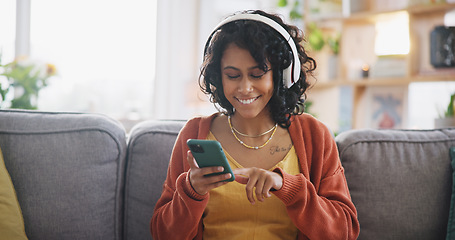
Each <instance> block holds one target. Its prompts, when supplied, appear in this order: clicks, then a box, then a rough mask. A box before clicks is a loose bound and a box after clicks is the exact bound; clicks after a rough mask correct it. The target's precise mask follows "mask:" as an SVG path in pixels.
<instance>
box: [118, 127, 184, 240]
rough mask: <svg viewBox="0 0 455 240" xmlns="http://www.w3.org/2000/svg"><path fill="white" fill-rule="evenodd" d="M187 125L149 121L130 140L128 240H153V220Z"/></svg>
mask: <svg viewBox="0 0 455 240" xmlns="http://www.w3.org/2000/svg"><path fill="white" fill-rule="evenodd" d="M184 124H185V122H184V121H146V122H142V123H139V124H138V125H136V126H135V127H134V128H133V129H132V130H131V134H130V137H129V140H128V157H127V167H126V179H125V221H124V239H134V240H142V239H152V237H151V234H150V220H151V218H152V215H153V209H154V207H155V203H156V201H157V200H158V198H159V197H160V196H161V191H162V189H163V183H164V180H165V179H166V175H167V168H168V165H169V159H170V158H171V152H172V149H173V147H174V143H175V140H176V138H177V135H178V133H179V131H180V129H181V128H182V127H183V125H184Z"/></svg>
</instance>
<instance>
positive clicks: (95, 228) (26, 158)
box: [0, 110, 126, 240]
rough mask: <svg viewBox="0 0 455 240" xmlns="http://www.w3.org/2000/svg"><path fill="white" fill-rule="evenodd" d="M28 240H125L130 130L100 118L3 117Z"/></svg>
mask: <svg viewBox="0 0 455 240" xmlns="http://www.w3.org/2000/svg"><path fill="white" fill-rule="evenodd" d="M0 147H1V148H2V150H3V153H4V157H5V164H6V166H7V168H8V170H9V173H10V175H11V178H12V180H13V182H14V184H15V187H16V192H17V197H18V200H19V203H20V205H21V207H22V212H23V216H24V222H25V230H26V233H27V236H28V237H29V238H30V239H47V240H52V239H59V240H61V239H121V230H122V229H121V220H122V209H121V207H122V200H123V199H122V190H123V176H124V175H123V173H124V161H125V157H126V138H125V131H124V129H123V128H122V127H121V125H119V124H118V123H117V122H115V121H113V120H111V119H110V118H107V117H105V116H103V115H97V114H71V113H46V112H37V111H13V110H10V111H6V110H2V111H0Z"/></svg>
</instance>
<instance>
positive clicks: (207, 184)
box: [187, 150, 231, 195]
mask: <svg viewBox="0 0 455 240" xmlns="http://www.w3.org/2000/svg"><path fill="white" fill-rule="evenodd" d="M187 160H188V164H189V165H190V171H189V174H188V175H189V180H190V183H191V186H192V187H193V189H194V191H196V192H197V193H198V194H200V195H205V194H206V193H208V192H209V191H210V190H211V189H213V188H217V187H219V186H222V185H224V184H226V183H228V182H222V181H223V180H226V179H229V178H231V174H230V173H226V174H220V175H213V176H206V175H207V174H211V173H219V172H223V171H224V169H223V167H221V166H220V167H205V168H199V167H198V165H197V163H196V160H194V158H193V154H191V151H189V150H188V152H187Z"/></svg>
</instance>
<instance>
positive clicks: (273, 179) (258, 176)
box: [233, 167, 283, 204]
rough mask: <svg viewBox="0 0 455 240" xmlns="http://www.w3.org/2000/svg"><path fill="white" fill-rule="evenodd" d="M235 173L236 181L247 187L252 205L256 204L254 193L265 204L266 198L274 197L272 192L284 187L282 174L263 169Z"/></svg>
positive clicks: (235, 170) (243, 170)
mask: <svg viewBox="0 0 455 240" xmlns="http://www.w3.org/2000/svg"><path fill="white" fill-rule="evenodd" d="M233 172H234V175H235V181H237V182H239V183H241V184H245V185H246V186H245V190H246V197H247V198H248V201H250V202H251V204H254V203H255V200H254V196H253V191H254V192H255V194H256V198H257V199H258V200H259V201H261V202H263V201H264V200H265V198H268V197H271V196H272V194H271V193H270V190H272V189H274V190H280V189H281V187H282V186H283V177H282V176H281V175H280V174H278V173H276V172H271V171H267V170H265V169H262V168H254V167H253V168H238V169H234V170H233Z"/></svg>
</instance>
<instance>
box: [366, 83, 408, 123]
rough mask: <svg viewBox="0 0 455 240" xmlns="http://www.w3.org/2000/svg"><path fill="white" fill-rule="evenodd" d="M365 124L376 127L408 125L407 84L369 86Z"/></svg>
mask: <svg viewBox="0 0 455 240" xmlns="http://www.w3.org/2000/svg"><path fill="white" fill-rule="evenodd" d="M365 100H366V107H365V113H366V114H365V117H366V119H365V125H366V127H369V128H375V129H402V128H406V126H407V109H408V108H407V105H408V88H407V86H392V87H369V88H367V89H366V92H365Z"/></svg>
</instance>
